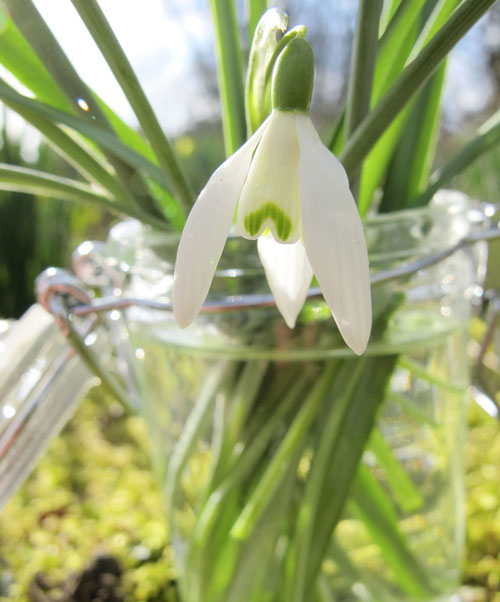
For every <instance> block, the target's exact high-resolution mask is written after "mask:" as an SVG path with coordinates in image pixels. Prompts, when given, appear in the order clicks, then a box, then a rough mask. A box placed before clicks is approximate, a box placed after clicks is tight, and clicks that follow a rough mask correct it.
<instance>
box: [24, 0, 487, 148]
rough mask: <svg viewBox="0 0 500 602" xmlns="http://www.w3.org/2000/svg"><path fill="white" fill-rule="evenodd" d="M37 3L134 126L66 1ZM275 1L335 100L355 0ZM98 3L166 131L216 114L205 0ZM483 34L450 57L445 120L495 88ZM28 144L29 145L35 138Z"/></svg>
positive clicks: (240, 3)
mask: <svg viewBox="0 0 500 602" xmlns="http://www.w3.org/2000/svg"><path fill="white" fill-rule="evenodd" d="M35 4H36V6H37V7H38V9H39V11H40V12H41V14H42V16H43V17H44V18H45V20H46V22H47V23H48V25H49V26H50V28H51V29H52V31H53V32H54V34H55V35H56V37H57V39H58V40H59V43H60V44H61V46H62V47H63V49H64V51H65V52H66V54H67V55H68V57H69V58H70V60H71V61H72V63H73V64H74V66H75V67H76V69H77V70H78V72H79V74H80V76H81V77H82V79H84V81H86V82H87V83H88V84H89V85H90V86H91V87H92V88H94V89H95V90H96V91H97V92H98V93H99V94H100V96H101V97H103V98H104V100H105V101H106V102H107V103H108V104H109V105H110V106H111V107H112V108H113V109H114V110H115V111H116V112H117V113H118V114H119V115H120V116H121V117H122V118H124V119H125V120H126V121H127V122H128V123H130V124H131V125H133V126H136V125H137V121H136V119H135V116H134V114H133V112H132V109H131V108H130V107H129V105H128V103H127V101H126V99H125V97H124V96H123V93H122V92H121V90H120V88H119V86H118V84H117V83H116V81H115V80H114V78H113V75H112V74H111V71H110V70H109V68H108V67H107V65H106V63H105V61H104V60H103V58H102V57H101V55H100V53H99V50H98V49H97V47H96V46H95V44H94V42H93V40H92V38H91V36H90V34H89V33H88V32H87V30H86V28H85V26H84V25H83V23H82V22H81V20H80V18H79V17H78V14H77V13H76V11H75V9H74V8H73V6H72V4H71V2H70V1H69V0H35ZM277 4H278V5H280V6H281V7H283V8H289V9H290V10H289V12H290V25H291V26H294V25H296V24H298V23H302V22H303V23H305V24H306V25H308V27H309V31H310V32H311V36H314V37H313V39H314V40H315V41H316V42H317V44H318V46H320V45H322V47H321V48H319V49H318V52H317V53H318V56H319V57H321V59H320V60H318V63H317V69H316V71H317V74H316V79H317V85H316V92H315V94H316V95H321V94H323V96H326V98H332V99H334V98H335V95H336V94H337V95H338V94H340V90H341V85H340V84H341V83H342V82H341V79H342V78H341V77H340V75H339V70H340V69H341V62H342V60H344V61H345V60H346V59H345V57H344V58H342V55H345V43H346V40H347V41H348V40H349V35H351V32H352V27H353V25H354V16H355V9H356V6H357V2H356V1H355V0H336V1H335V3H333V4H334V6H335V11H336V15H335V18H334V19H332V18H330V14H331V6H332V5H331V4H330V3H326V2H322V1H321V0H289V1H288V2H286V1H285V0H278V1H277ZM285 4H287V6H285ZM100 6H101V8H102V9H103V11H104V13H105V14H106V17H107V19H108V20H109V22H110V24H111V26H112V27H113V29H114V31H115V34H116V35H117V37H118V39H119V41H120V43H121V45H122V47H123V49H124V50H125V52H126V54H127V56H128V58H129V60H130V62H131V63H132V66H133V68H134V70H135V71H136V73H137V75H138V77H139V79H140V81H141V84H142V85H143V87H144V90H145V92H146V94H147V96H148V98H149V99H150V102H151V103H152V105H153V108H154V109H155V111H156V113H157V115H158V117H159V120H160V122H161V124H162V126H163V127H164V129H165V131H166V132H167V134H168V135H170V136H176V135H179V134H180V133H182V132H183V131H185V130H186V129H188V128H189V127H190V125H191V124H193V123H195V122H202V121H205V120H209V119H214V118H216V117H217V115H218V112H219V107H218V102H217V100H216V98H215V97H214V96H213V95H210V94H206V85H207V82H206V81H203V78H200V77H199V75H198V71H197V64H198V63H199V62H200V61H201V62H202V63H203V64H205V65H206V66H208V68H209V69H213V68H214V64H215V56H214V50H213V32H212V27H211V21H210V13H209V10H208V0H100ZM139 7H140V8H139ZM237 7H238V14H239V17H240V18H241V20H242V21H243V20H244V13H245V3H244V0H237ZM497 33H498V32H497ZM483 34H484V28H482V27H481V25H479V26H478V27H476V28H475V29H474V30H473V31H472V32H471V33H470V34H469V35H468V36H467V37H466V39H464V40H463V41H462V42H461V43H460V44H459V46H458V47H457V49H456V50H455V51H454V52H453V54H452V56H451V60H450V62H449V68H448V77H447V84H446V90H445V109H446V120H445V121H446V122H447V124H448V125H449V126H450V127H458V126H459V125H460V124H461V122H462V121H463V120H464V118H466V117H467V115H468V114H470V113H474V112H476V111H480V110H484V108H485V107H486V106H487V105H488V103H489V102H491V99H492V97H493V95H494V93H495V87H494V85H493V83H492V82H491V80H490V79H489V78H488V76H487V73H486V69H485V65H484V56H483V50H482V48H483V44H482V43H483V41H484V40H483V37H484V35H483ZM490 35H492V34H491V31H490ZM493 35H495V32H493ZM486 41H487V40H486ZM325 44H327V47H326V49H325ZM320 50H321V52H320ZM213 78H215V76H213ZM213 83H214V82H212V84H213ZM313 106H314V98H313ZM13 127H14V128H15V127H16V123H15V122H14V126H13ZM31 147H32V149H31V150H32V151H33V152H35V147H36V142H35V141H33V139H32V141H31ZM28 151H29V149H28ZM28 154H29V153H28Z"/></svg>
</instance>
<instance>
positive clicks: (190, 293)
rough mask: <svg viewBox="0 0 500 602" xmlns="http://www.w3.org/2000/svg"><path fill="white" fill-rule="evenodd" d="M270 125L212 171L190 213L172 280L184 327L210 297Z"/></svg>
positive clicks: (175, 305) (178, 316)
mask: <svg viewBox="0 0 500 602" xmlns="http://www.w3.org/2000/svg"><path fill="white" fill-rule="evenodd" d="M267 125H268V120H267V119H266V121H264V123H263V124H262V125H261V126H260V128H259V129H258V130H257V131H256V132H255V133H254V134H253V135H252V136H251V137H250V138H249V139H248V140H247V142H246V143H245V144H244V145H243V146H242V147H241V148H240V149H238V150H237V151H236V152H235V153H234V154H233V155H231V156H230V157H229V158H228V159H227V160H226V161H225V162H224V163H222V165H221V166H220V167H219V168H218V169H217V170H216V171H215V172H214V173H213V174H212V176H211V177H210V179H209V180H208V182H207V184H206V186H205V188H204V189H203V190H202V191H201V192H200V195H199V196H198V198H197V200H196V203H195V204H194V205H193V208H192V209H191V212H190V214H189V216H188V219H187V221H186V225H185V226H184V230H183V232H182V236H181V240H180V242H179V247H178V249H177V259H176V262H175V271H174V284H173V309H174V316H175V319H176V321H177V324H178V325H179V326H180V327H181V328H185V327H186V326H188V325H189V324H190V323H191V322H192V321H193V320H194V318H195V317H196V316H197V314H198V312H199V311H200V308H201V306H202V305H203V302H204V301H205V299H206V297H207V294H208V289H209V288H210V284H211V282H212V279H213V276H214V273H215V270H216V268H217V264H218V263H219V259H220V256H221V254H222V251H223V249H224V245H225V243H226V239H227V235H228V232H229V229H230V227H231V223H232V221H233V216H234V212H235V210H236V204H237V202H238V196H239V194H240V192H241V188H242V186H243V183H244V181H245V178H246V177H247V174H248V170H249V168H250V163H251V161H252V155H253V152H254V150H255V148H256V146H257V144H258V143H259V141H260V139H261V137H262V134H263V133H264V131H265V130H266V128H267Z"/></svg>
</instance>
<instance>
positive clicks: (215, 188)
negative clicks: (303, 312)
mask: <svg viewBox="0 0 500 602" xmlns="http://www.w3.org/2000/svg"><path fill="white" fill-rule="evenodd" d="M236 210H237V218H236V232H237V233H238V234H240V235H241V236H243V237H245V238H249V239H258V251H259V256H260V258H261V261H262V264H263V266H264V269H265V272H266V276H267V280H268V282H269V286H270V288H271V290H272V292H273V295H274V297H275V300H276V305H277V307H278V309H279V310H280V312H281V313H282V315H283V317H284V319H285V321H286V323H287V324H288V326H289V327H290V328H293V327H294V325H295V321H296V319H297V315H298V313H299V311H300V309H301V307H302V305H303V303H304V301H305V298H306V295H307V291H308V288H309V286H310V284H311V279H312V275H313V273H314V274H315V276H316V278H317V280H318V283H319V285H320V287H321V290H322V292H323V295H324V297H325V300H326V303H327V304H328V307H329V308H330V310H331V312H332V314H333V317H334V319H335V322H336V323H337V326H338V328H339V331H340V333H341V334H342V336H343V338H344V340H345V342H346V343H347V344H348V345H349V347H351V349H352V350H353V351H354V352H355V353H357V354H361V353H363V351H364V350H365V348H366V345H367V343H368V338H369V336H370V330H371V295H370V279H369V270H368V253H367V249H366V242H365V238H364V234H363V227H362V223H361V220H360V217H359V214H358V211H357V208H356V204H355V202H354V199H353V197H352V194H351V192H350V190H349V183H348V179H347V175H346V173H345V170H344V168H343V167H342V165H341V163H340V162H339V161H338V159H337V158H336V157H335V156H334V155H333V154H332V153H331V152H330V151H329V150H328V149H327V148H326V147H325V146H324V145H323V143H322V142H321V140H320V138H319V136H318V134H317V132H316V130H315V128H314V126H313V124H312V122H311V120H310V118H309V116H308V115H307V114H306V113H305V112H302V111H294V110H291V111H283V110H278V109H273V111H272V113H271V114H270V116H269V117H268V118H267V119H266V121H264V123H263V124H262V125H261V127H260V128H259V129H258V130H257V131H256V132H255V133H254V134H253V135H252V137H251V138H250V139H249V140H248V141H247V142H246V143H245V144H244V145H243V146H242V147H241V148H240V149H239V150H238V151H237V152H235V153H234V154H233V155H232V156H231V157H229V159H227V160H226V161H225V162H224V163H223V164H222V165H221V166H220V167H219V168H218V169H217V170H216V171H215V172H214V174H213V175H212V177H211V178H210V180H209V181H208V183H207V185H206V186H205V188H204V189H203V190H202V191H201V193H200V195H199V197H198V199H197V201H196V203H195V204H194V206H193V208H192V210H191V213H190V214H189V217H188V220H187V222H186V226H185V228H184V232H183V234H182V237H181V240H180V244H179V248H178V252H177V261H176V265H175V274H174V290H173V307H174V315H175V319H176V320H177V323H178V324H179V326H180V327H181V328H184V327H186V326H187V325H188V324H190V323H191V322H192V320H193V319H194V318H195V317H196V315H197V314H198V312H199V310H200V308H201V306H202V304H203V302H204V300H205V298H206V296H207V294H208V290H209V288H210V284H211V282H212V278H213V276H214V273H215V270H216V267H217V264H218V262H219V259H220V256H221V254H222V250H223V248H224V244H225V242H226V238H227V236H228V233H229V230H230V228H231V224H232V222H233V217H234V215H235V212H236Z"/></svg>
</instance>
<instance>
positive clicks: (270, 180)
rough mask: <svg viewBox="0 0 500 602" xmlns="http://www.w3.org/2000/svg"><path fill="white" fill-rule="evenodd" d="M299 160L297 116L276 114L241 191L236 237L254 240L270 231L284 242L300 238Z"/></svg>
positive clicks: (282, 113) (282, 112)
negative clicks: (265, 231) (264, 232)
mask: <svg viewBox="0 0 500 602" xmlns="http://www.w3.org/2000/svg"><path fill="white" fill-rule="evenodd" d="M299 157H300V149H299V141H298V138H297V131H296V127H295V116H294V113H293V112H292V111H277V110H274V111H273V112H272V113H271V115H270V117H269V127H268V128H267V130H266V132H265V133H264V135H263V136H262V141H261V143H260V144H259V148H258V149H257V151H256V152H255V157H254V159H253V161H252V165H251V167H250V171H249V172H248V178H247V180H246V182H245V184H244V186H243V189H242V191H241V196H240V201H239V204H238V219H237V223H236V233H237V234H239V235H240V236H243V237H244V238H250V239H255V238H258V237H259V236H260V235H261V234H262V232H263V231H264V230H266V229H267V228H269V229H270V230H271V232H272V234H273V236H274V238H276V239H279V240H281V241H282V242H287V243H294V242H296V241H297V240H298V239H299V238H300V236H301V234H302V228H301V217H300V190H299V174H298V166H299Z"/></svg>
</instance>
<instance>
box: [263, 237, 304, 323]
mask: <svg viewBox="0 0 500 602" xmlns="http://www.w3.org/2000/svg"><path fill="white" fill-rule="evenodd" d="M257 248H258V250H259V257H260V260H261V262H262V265H263V266H264V270H265V271H266V276H267V281H268V283H269V287H270V289H271V291H272V293H273V295H274V298H275V300H276V305H277V307H278V309H279V310H280V312H281V314H282V316H283V318H284V319H285V322H286V323H287V326H288V327H289V328H293V327H294V326H295V322H296V320H297V316H298V315H299V312H300V310H301V308H302V306H303V305H304V301H305V299H306V295H307V291H308V289H309V286H310V284H311V279H312V276H313V272H312V268H311V265H310V263H309V260H308V259H307V255H306V251H305V249H304V245H303V243H302V240H298V241H297V242H296V243H294V244H289V245H284V244H283V243H279V242H276V241H275V240H274V238H273V237H272V235H271V234H264V235H263V236H261V237H260V238H259V240H258V241H257Z"/></svg>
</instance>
